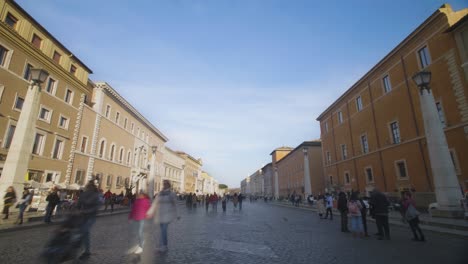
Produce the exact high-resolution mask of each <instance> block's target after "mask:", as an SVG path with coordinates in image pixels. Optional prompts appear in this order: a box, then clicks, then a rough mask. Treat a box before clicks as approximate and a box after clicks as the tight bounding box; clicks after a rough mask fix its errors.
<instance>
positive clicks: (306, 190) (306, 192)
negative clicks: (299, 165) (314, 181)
mask: <svg viewBox="0 0 468 264" xmlns="http://www.w3.org/2000/svg"><path fill="white" fill-rule="evenodd" d="M302 152H303V153H304V195H305V198H306V199H307V197H309V195H311V194H312V190H311V184H310V168H309V153H308V149H307V147H304V148H302Z"/></svg>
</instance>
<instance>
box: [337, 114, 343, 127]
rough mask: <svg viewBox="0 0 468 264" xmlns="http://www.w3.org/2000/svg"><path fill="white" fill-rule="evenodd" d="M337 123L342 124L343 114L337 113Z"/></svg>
mask: <svg viewBox="0 0 468 264" xmlns="http://www.w3.org/2000/svg"><path fill="white" fill-rule="evenodd" d="M338 123H340V124H342V123H343V112H341V111H340V112H338Z"/></svg>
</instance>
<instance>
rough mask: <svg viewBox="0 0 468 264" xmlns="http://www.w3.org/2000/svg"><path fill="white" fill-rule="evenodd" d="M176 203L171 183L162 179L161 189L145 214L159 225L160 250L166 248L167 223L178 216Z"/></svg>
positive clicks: (164, 250)
mask: <svg viewBox="0 0 468 264" xmlns="http://www.w3.org/2000/svg"><path fill="white" fill-rule="evenodd" d="M176 203H177V195H176V194H175V193H174V192H172V191H171V183H170V182H169V181H168V180H164V181H163V190H162V191H160V192H159V194H158V196H157V197H156V199H155V200H154V201H153V204H152V205H151V207H150V209H149V210H148V212H147V214H146V215H147V217H148V218H153V219H154V223H155V224H159V226H160V229H161V232H160V244H159V251H160V252H166V251H167V249H168V248H167V245H168V240H167V230H168V227H169V224H170V223H171V222H172V221H174V220H175V219H179V218H180V217H178V216H177V204H176Z"/></svg>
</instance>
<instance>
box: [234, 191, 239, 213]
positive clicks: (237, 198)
mask: <svg viewBox="0 0 468 264" xmlns="http://www.w3.org/2000/svg"><path fill="white" fill-rule="evenodd" d="M232 203H233V204H234V210H235V209H236V208H237V204H238V203H239V197H238V196H237V193H234V196H233V197H232Z"/></svg>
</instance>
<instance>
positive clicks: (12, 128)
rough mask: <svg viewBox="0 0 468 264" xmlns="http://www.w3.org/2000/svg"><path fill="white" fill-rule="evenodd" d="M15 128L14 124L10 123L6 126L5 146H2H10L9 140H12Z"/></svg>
mask: <svg viewBox="0 0 468 264" xmlns="http://www.w3.org/2000/svg"><path fill="white" fill-rule="evenodd" d="M15 129H16V126H14V125H10V127H8V132H7V135H6V138H5V146H4V147H5V148H6V149H8V148H10V145H11V141H12V140H13V135H14V134H15Z"/></svg>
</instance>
